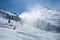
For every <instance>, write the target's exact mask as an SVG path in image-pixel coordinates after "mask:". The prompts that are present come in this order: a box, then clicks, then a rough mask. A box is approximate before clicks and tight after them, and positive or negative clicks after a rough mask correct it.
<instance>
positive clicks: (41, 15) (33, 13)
mask: <svg viewBox="0 0 60 40" xmlns="http://www.w3.org/2000/svg"><path fill="white" fill-rule="evenodd" d="M19 17H20V18H21V19H22V22H23V24H24V23H25V24H28V25H31V26H34V27H36V28H39V29H42V30H47V31H51V30H52V31H51V32H57V31H58V30H59V29H58V28H60V27H59V26H60V12H59V11H57V10H52V9H48V8H42V7H41V6H39V5H34V6H31V5H28V6H27V11H26V12H22V14H21V15H19ZM59 32H60V31H59Z"/></svg>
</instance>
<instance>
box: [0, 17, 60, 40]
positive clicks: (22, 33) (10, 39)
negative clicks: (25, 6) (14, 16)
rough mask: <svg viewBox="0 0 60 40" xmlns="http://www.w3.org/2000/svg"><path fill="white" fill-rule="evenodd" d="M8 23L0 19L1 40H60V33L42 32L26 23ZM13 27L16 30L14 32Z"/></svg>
mask: <svg viewBox="0 0 60 40" xmlns="http://www.w3.org/2000/svg"><path fill="white" fill-rule="evenodd" d="M32 19H33V18H32ZM27 21H28V20H27ZM7 22H8V19H4V18H3V17H0V40H60V33H57V32H56V33H54V32H49V31H45V30H42V29H39V28H38V27H35V26H33V25H32V24H28V23H25V22H24V21H23V22H22V24H21V22H16V21H14V20H11V23H7ZM32 23H33V21H32ZM11 25H13V26H16V29H15V30H13V27H12V26H11ZM52 31H53V30H52Z"/></svg>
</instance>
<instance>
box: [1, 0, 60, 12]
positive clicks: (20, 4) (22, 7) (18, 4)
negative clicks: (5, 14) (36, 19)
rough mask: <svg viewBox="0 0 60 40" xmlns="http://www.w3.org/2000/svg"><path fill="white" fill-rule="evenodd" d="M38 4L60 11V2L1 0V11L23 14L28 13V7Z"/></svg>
mask: <svg viewBox="0 0 60 40" xmlns="http://www.w3.org/2000/svg"><path fill="white" fill-rule="evenodd" d="M36 3H38V4H39V5H41V7H43V8H45V7H47V8H49V9H54V10H60V0H0V9H5V10H7V11H9V12H16V13H21V12H24V11H26V7H27V5H35V4H36Z"/></svg>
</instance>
